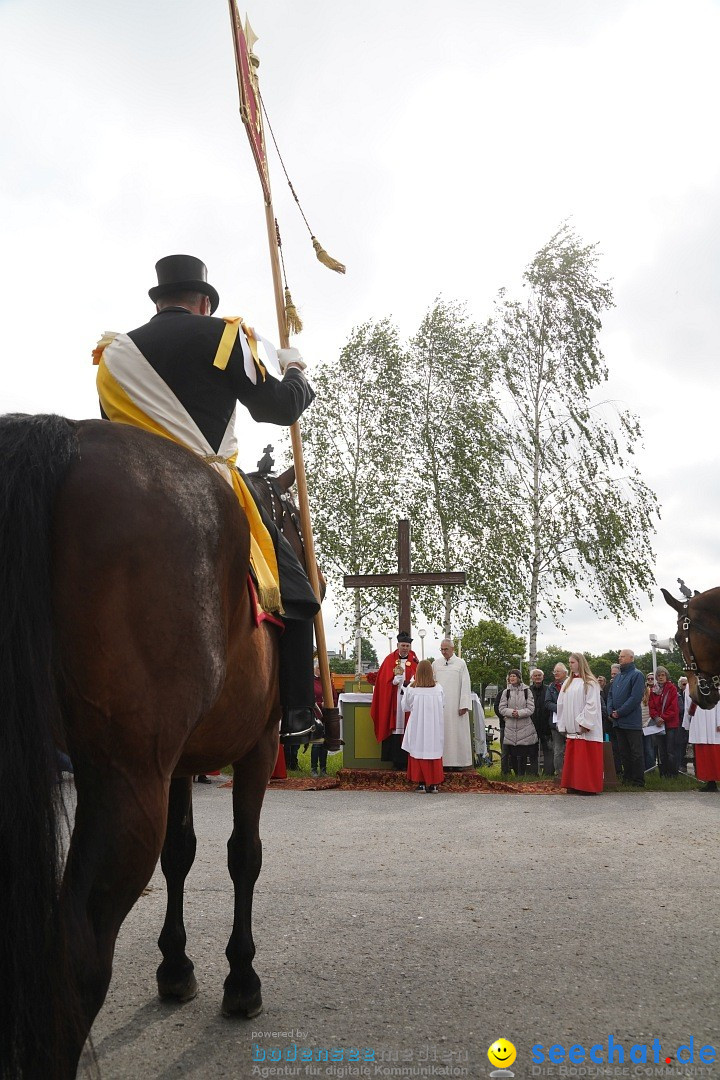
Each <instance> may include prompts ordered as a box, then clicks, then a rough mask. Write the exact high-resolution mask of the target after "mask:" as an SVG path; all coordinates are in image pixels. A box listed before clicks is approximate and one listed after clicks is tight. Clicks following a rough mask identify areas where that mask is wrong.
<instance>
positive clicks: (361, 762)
mask: <svg viewBox="0 0 720 1080" xmlns="http://www.w3.org/2000/svg"><path fill="white" fill-rule="evenodd" d="M365 687H367V690H368V691H370V692H368V693H365V692H364V690H365ZM371 691H372V687H371V686H370V684H369V683H360V684H358V683H346V687H345V693H343V694H341V695H340V709H341V712H342V728H343V739H344V740H345V745H344V746H343V768H344V769H392V767H393V763H392V761H381V760H380V754H381V751H382V747H381V746H380V743H379V742H377V740H376V739H375V728H374V727H373V722H372V720H371V718H370V702H371V701H372V692H371Z"/></svg>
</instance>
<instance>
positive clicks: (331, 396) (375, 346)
mask: <svg viewBox="0 0 720 1080" xmlns="http://www.w3.org/2000/svg"><path fill="white" fill-rule="evenodd" d="M403 359H404V353H403V350H402V347H401V345H400V342H399V338H398V332H397V329H396V328H395V327H394V326H393V325H392V324H391V323H390V322H389V320H387V319H385V320H381V321H380V322H377V323H374V322H368V323H365V324H364V325H363V326H359V327H356V328H355V329H354V330H353V332H352V333H351V335H350V337H349V339H348V342H347V344H346V345H345V347H344V348H343V350H342V352H341V353H340V356H339V358H338V359H336V360H333V361H332V362H328V363H326V364H323V365H321V366H320V367H318V368H317V369H316V371H315V372H314V373H313V380H312V381H313V386H314V389H315V392H316V396H317V401H318V402H321V403H322V404H321V406H320V407H319V408H316V407H313V408H311V409H309V410H308V411H307V412H306V413H305V414H304V415H303V417H302V419H301V429H302V437H303V448H304V456H305V462H306V470H307V481H308V495H309V498H310V505H311V508H312V515H313V532H314V536H315V545H316V548H317V556H318V563H319V565H320V566H322V568H323V573H324V574H325V576H326V578H327V579H328V581H329V582H330V583H331V584H332V585H333V586H334V594H335V599H336V603H337V606H338V609H339V611H340V613H341V615H342V616H344V618H345V623H346V626H348V627H349V626H353V627H354V626H355V625H362V626H364V627H366V628H367V627H368V626H378V625H380V624H381V623H383V622H385V623H387V622H388V621H389V622H390V623H394V622H395V621H396V617H397V616H396V611H397V593H396V592H395V590H394V589H385V590H378V589H357V590H346V589H344V588H343V585H342V575H343V574H367V573H387V572H391V571H393V570H396V569H397V564H396V536H397V522H396V515H395V513H394V512H393V508H394V507H395V506H396V505H398V504H399V501H400V491H401V482H400V474H399V469H398V461H399V460H400V459H401V456H402V455H403V454H404V453H405V436H404V427H403V422H404V420H405V418H406V403H405V402H404V400H403V398H402V395H400V394H399V393H398V386H399V385H400V383H401V373H402V370H403V367H404V365H403Z"/></svg>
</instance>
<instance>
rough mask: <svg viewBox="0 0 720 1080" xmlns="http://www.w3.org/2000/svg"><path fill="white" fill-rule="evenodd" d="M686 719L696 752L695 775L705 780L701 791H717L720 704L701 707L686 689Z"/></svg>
mask: <svg viewBox="0 0 720 1080" xmlns="http://www.w3.org/2000/svg"><path fill="white" fill-rule="evenodd" d="M685 717H686V719H685V721H683V723H685V722H687V724H688V726H689V728H690V742H691V743H692V744H693V752H694V754H695V776H696V777H697V779H698V780H704V781H705V786H704V787H701V788H700V791H717V789H718V787H717V783H718V780H720V704H718V705H716V706H715V707H714V708H713V709H699V708H698V707H697V705H696V704H695V702H694V701H693V700H692V698H691V697H690V694H689V692H688V690H687V689H686V690H685Z"/></svg>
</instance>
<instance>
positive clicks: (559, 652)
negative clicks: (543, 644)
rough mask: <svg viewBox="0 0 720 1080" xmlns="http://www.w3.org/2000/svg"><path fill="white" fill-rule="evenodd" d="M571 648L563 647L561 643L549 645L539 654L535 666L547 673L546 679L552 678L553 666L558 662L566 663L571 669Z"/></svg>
mask: <svg viewBox="0 0 720 1080" xmlns="http://www.w3.org/2000/svg"><path fill="white" fill-rule="evenodd" d="M571 652H572V650H571V649H563V648H561V647H560V646H559V645H548V646H547V648H545V649H543V650H542V651H541V652H539V653H538V654H537V659H536V662H535V666H536V667H539V668H540V669H541V670H542V671H543V672H544V674H545V681H546V682H547V681H548V680H550V679H551V678H552V673H553V668H554V667H555V665H556V664H564V665H565V667H566V668H568V669H569V661H570V653H571Z"/></svg>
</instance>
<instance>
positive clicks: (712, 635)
mask: <svg viewBox="0 0 720 1080" xmlns="http://www.w3.org/2000/svg"><path fill="white" fill-rule="evenodd" d="M661 592H662V594H663V596H664V597H665V601H666V603H668V604H669V605H670V607H671V608H673V609H674V610H675V611H676V612H677V613H678V629H677V634H676V635H675V640H676V641H677V643H678V646H679V648H680V652H681V653H682V656H683V660H684V661H685V666H684V668H683V671H684V672H685V674H686V675H687V680H688V689H689V691H690V697H691V698H692V699H693V701H694V702H695V704H696V705H698V706H699V707H700V708H701V709H713V708H714V707H715V706H716V705H717V703H718V701H720V588H718V589H708V590H707V592H703V593H695V595H694V596H693V597H690V598H689V599H685V600H676V599H675V597H674V596H671V595H670V593H669V592H668V591H667V589H661Z"/></svg>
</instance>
